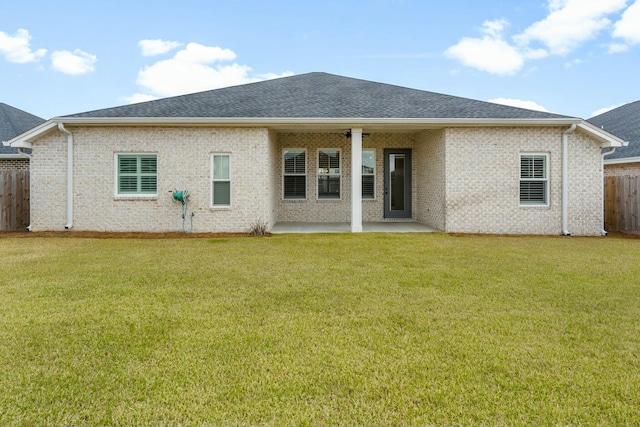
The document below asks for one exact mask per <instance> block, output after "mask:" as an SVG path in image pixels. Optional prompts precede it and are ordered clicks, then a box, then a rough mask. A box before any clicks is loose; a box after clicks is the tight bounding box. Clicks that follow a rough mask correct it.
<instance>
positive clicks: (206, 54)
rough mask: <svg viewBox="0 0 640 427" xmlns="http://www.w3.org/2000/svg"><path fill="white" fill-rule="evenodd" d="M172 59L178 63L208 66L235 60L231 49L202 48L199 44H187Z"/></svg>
mask: <svg viewBox="0 0 640 427" xmlns="http://www.w3.org/2000/svg"><path fill="white" fill-rule="evenodd" d="M174 59H175V60H176V61H179V62H191V63H195V64H210V63H212V62H216V61H232V60H234V59H236V54H235V53H234V52H233V51H232V50H231V49H222V48H221V47H218V46H203V45H201V44H199V43H189V44H188V45H187V47H186V48H185V49H182V50H180V51H178V53H176V56H175V57H174Z"/></svg>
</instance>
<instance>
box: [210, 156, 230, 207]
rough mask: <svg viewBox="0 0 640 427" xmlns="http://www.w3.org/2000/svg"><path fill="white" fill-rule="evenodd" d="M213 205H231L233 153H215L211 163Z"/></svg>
mask: <svg viewBox="0 0 640 427" xmlns="http://www.w3.org/2000/svg"><path fill="white" fill-rule="evenodd" d="M211 176H212V178H211V181H212V182H211V192H212V194H211V205H212V206H213V207H229V206H231V155H229V154H214V155H213V156H212V164H211Z"/></svg>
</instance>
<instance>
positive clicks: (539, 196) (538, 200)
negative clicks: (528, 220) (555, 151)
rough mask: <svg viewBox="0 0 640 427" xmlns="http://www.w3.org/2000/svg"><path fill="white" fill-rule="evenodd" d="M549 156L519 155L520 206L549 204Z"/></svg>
mask: <svg viewBox="0 0 640 427" xmlns="http://www.w3.org/2000/svg"><path fill="white" fill-rule="evenodd" d="M548 164H549V155H548V154H521V155H520V205H523V206H546V205H548V204H549V171H548Z"/></svg>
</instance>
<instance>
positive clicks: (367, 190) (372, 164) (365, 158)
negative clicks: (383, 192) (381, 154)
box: [362, 150, 376, 199]
mask: <svg viewBox="0 0 640 427" xmlns="http://www.w3.org/2000/svg"><path fill="white" fill-rule="evenodd" d="M362 198H363V199H375V198H376V152H375V150H362Z"/></svg>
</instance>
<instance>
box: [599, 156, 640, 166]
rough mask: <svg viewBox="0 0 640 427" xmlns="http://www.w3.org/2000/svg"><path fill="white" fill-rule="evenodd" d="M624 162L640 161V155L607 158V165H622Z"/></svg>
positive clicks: (605, 161)
mask: <svg viewBox="0 0 640 427" xmlns="http://www.w3.org/2000/svg"><path fill="white" fill-rule="evenodd" d="M624 163H640V157H620V158H618V159H605V160H604V164H605V165H621V164H624Z"/></svg>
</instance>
